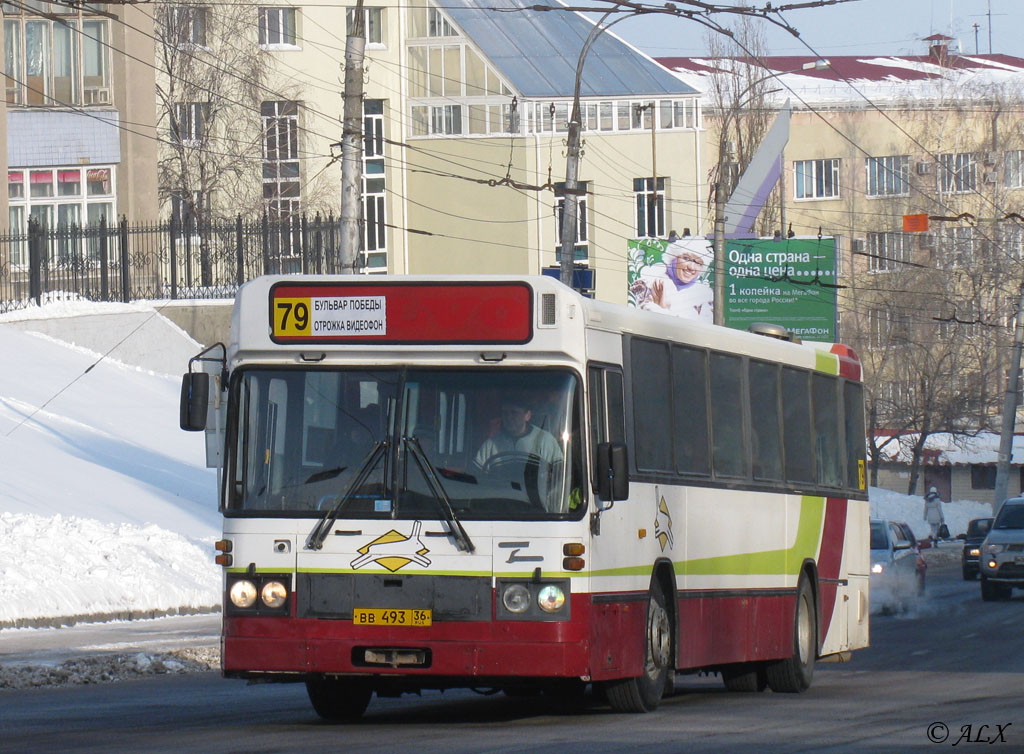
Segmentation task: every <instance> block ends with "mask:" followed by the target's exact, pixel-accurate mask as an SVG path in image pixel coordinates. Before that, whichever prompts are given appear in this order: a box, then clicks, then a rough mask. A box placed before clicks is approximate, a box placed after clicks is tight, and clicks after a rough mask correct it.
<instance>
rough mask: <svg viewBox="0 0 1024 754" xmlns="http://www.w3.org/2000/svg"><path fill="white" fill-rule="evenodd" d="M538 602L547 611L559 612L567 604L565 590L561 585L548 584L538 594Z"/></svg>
mask: <svg viewBox="0 0 1024 754" xmlns="http://www.w3.org/2000/svg"><path fill="white" fill-rule="evenodd" d="M537 604H538V605H540V609H541V610H543V611H544V612H546V613H554V612H557V611H558V610H561V609H562V605H564V604H565V592H563V591H562V588H561V587H559V586H555V585H554V584H548V585H547V586H546V587H544V588H543V589H541V590H540V592H539V593H538V594H537Z"/></svg>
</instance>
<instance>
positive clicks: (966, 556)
mask: <svg viewBox="0 0 1024 754" xmlns="http://www.w3.org/2000/svg"><path fill="white" fill-rule="evenodd" d="M991 528H992V519H991V518H972V519H971V522H970V523H969V524H967V533H965V534H961V535H959V536H958V537H957V539H962V540H963V541H964V550H963V554H961V556H960V565H961V566H962V568H963V572H964V581H973V580H974V579H975V578H977V576H978V563H979V561H980V560H981V543H982V542H983V541H984V540H985V535H987V534H988V530H989V529H991Z"/></svg>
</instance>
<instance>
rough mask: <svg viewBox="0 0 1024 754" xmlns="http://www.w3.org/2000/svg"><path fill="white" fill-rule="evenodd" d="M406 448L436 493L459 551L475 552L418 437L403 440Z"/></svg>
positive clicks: (471, 541)
mask: <svg viewBox="0 0 1024 754" xmlns="http://www.w3.org/2000/svg"><path fill="white" fill-rule="evenodd" d="M402 440H403V441H404V442H405V444H406V446H408V447H409V448H410V449H411V450H412V457H413V460H415V461H416V465H417V466H419V467H420V471H422V472H423V477H424V478H425V479H426V480H427V485H428V486H429V487H430V491H431V492H433V493H434V499H435V500H436V501H437V506H438V507H439V508H440V509H441V511H442V512H443V513H444V517H445V521H446V522H447V524H448V528H449V529H450V530H451V534H452V536H453V537H455V542H456V544H457V545H458V546H459V549H460V550H462V551H463V552H474V551H475V550H476V547H475V546H474V545H473V540H471V539H470V538H469V534H467V533H466V530H465V529H464V528H463V526H462V522H461V521H459V519H458V517H457V516H456V515H455V509H454V508H453V507H452V501H451V499H450V498H449V497H448V493H447V492H445V491H444V485H442V484H441V480H440V479H438V478H437V473H436V472H435V471H434V467H433V465H431V463H430V459H429V458H427V454H426V453H424V452H423V448H422V447H421V446H420V441H419V440H418V439H417V438H416V435H408V436H405V437H403V438H402Z"/></svg>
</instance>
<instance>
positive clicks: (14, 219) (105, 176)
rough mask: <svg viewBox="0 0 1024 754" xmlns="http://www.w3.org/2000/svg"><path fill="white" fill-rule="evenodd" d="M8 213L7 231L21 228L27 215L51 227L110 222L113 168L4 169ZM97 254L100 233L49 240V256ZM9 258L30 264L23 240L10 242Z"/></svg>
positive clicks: (93, 256) (25, 226)
mask: <svg viewBox="0 0 1024 754" xmlns="http://www.w3.org/2000/svg"><path fill="white" fill-rule="evenodd" d="M7 196H8V201H9V206H10V209H9V213H8V218H9V220H10V231H11V233H25V232H27V230H28V223H29V221H30V220H33V221H35V222H36V223H38V224H39V225H40V226H42V227H44V228H47V229H49V230H70V229H72V228H82V227H90V228H97V227H99V225H100V222H101V220H102V221H105V222H106V224H107V227H108V228H109V227H111V225H112V224H113V222H114V217H115V212H114V209H115V200H114V168H113V167H112V166H107V167H95V166H90V167H80V166H78V165H74V166H67V167H57V168H43V169H32V170H22V169H16V168H12V169H10V170H8V171H7ZM82 255H84V257H85V258H88V259H96V258H98V255H99V239H98V238H95V237H93V238H87V237H85V236H83V237H81V238H62V239H58V240H56V241H54V242H53V243H51V247H50V248H49V250H48V257H49V259H50V260H51V261H53V262H55V263H56V262H62V261H66V260H68V259H69V258H76V259H81V258H82ZM11 264H12V265H15V266H19V265H25V264H28V249H27V247H26V246H25V245H24V244H18V243H16V244H13V245H12V247H11Z"/></svg>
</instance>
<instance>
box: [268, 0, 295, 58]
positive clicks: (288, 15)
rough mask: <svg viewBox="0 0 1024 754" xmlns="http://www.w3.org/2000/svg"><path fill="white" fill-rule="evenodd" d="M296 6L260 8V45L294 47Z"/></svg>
mask: <svg viewBox="0 0 1024 754" xmlns="http://www.w3.org/2000/svg"><path fill="white" fill-rule="evenodd" d="M297 40H298V37H297V36H296V34H295V8H260V47H272V48H278V49H280V48H294V47H297V46H298V41H297Z"/></svg>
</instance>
